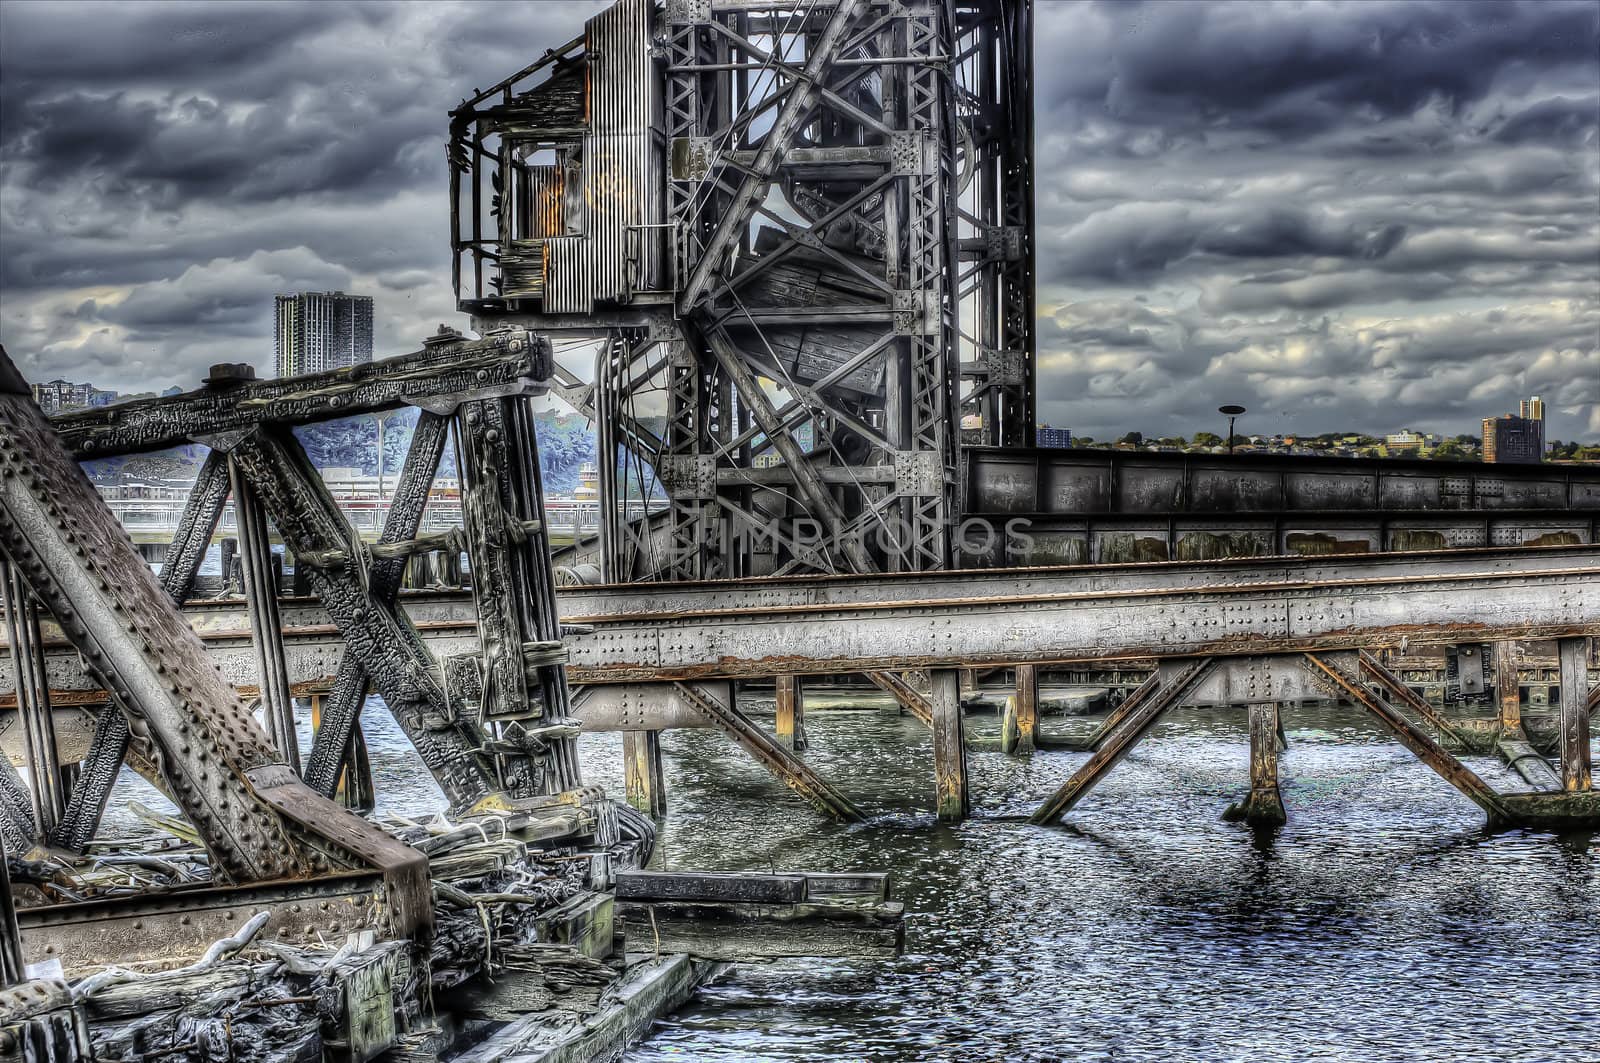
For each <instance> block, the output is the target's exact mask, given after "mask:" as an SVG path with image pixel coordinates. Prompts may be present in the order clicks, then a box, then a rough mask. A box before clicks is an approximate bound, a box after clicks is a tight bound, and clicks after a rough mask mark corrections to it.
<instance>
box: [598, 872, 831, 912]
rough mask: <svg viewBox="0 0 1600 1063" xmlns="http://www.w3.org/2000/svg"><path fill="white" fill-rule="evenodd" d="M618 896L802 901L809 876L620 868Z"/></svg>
mask: <svg viewBox="0 0 1600 1063" xmlns="http://www.w3.org/2000/svg"><path fill="white" fill-rule="evenodd" d="M616 887H617V899H618V900H619V901H620V900H627V901H702V902H737V903H743V904H798V903H800V902H801V901H803V900H805V899H806V896H807V888H806V876H805V875H801V874H788V875H784V874H765V873H760V872H749V873H746V872H738V871H732V872H712V871H618V872H617V875H616Z"/></svg>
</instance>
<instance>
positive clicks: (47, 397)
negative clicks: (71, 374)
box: [33, 380, 117, 414]
mask: <svg viewBox="0 0 1600 1063" xmlns="http://www.w3.org/2000/svg"><path fill="white" fill-rule="evenodd" d="M116 400H117V393H116V392H115V391H102V390H101V389H100V388H97V387H95V386H94V385H93V384H74V383H71V382H70V381H66V380H52V381H50V382H49V383H46V384H34V385H33V401H34V402H36V403H38V404H39V409H41V410H43V411H44V412H45V413H47V414H48V413H61V412H63V411H65V410H84V409H88V408H90V407H92V406H109V405H111V403H113V402H115V401H116Z"/></svg>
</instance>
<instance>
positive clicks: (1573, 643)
mask: <svg viewBox="0 0 1600 1063" xmlns="http://www.w3.org/2000/svg"><path fill="white" fill-rule="evenodd" d="M1556 653H1557V656H1558V657H1559V658H1560V661H1561V788H1562V789H1563V790H1566V791H1568V792H1569V793H1570V792H1576V791H1587V790H1592V789H1594V773H1593V765H1592V764H1591V756H1592V754H1591V753H1590V750H1589V711H1588V699H1589V640H1588V639H1586V638H1571V639H1562V640H1560V641H1559V642H1558V643H1556Z"/></svg>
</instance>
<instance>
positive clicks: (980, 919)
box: [112, 703, 1600, 1063]
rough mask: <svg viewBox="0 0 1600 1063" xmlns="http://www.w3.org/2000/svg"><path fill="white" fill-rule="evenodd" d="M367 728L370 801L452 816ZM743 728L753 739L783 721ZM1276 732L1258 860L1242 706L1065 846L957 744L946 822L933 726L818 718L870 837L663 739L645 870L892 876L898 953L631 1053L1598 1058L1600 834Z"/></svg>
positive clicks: (617, 759)
mask: <svg viewBox="0 0 1600 1063" xmlns="http://www.w3.org/2000/svg"><path fill="white" fill-rule="evenodd" d="M373 709H374V710H376V711H369V713H368V717H367V722H366V726H367V733H368V739H369V742H370V744H371V747H372V754H373V762H374V771H375V774H376V776H377V782H378V792H379V795H380V800H381V801H382V807H383V808H384V809H385V810H387V811H392V812H403V813H408V814H413V815H426V814H428V813H431V812H432V811H436V810H438V809H441V808H443V805H444V801H443V798H442V797H441V795H440V794H439V792H438V789H437V787H435V786H434V785H433V784H432V782H431V779H430V778H429V777H428V775H427V773H426V771H425V770H424V769H423V768H422V765H421V763H420V761H418V760H417V759H416V757H415V754H414V753H412V752H411V751H410V747H409V746H408V745H407V743H406V741H405V738H404V736H403V735H402V734H401V733H400V732H399V730H398V729H397V728H396V727H395V726H394V724H393V721H392V720H390V719H389V718H388V717H387V714H386V713H384V712H382V711H381V703H375V704H374V706H373ZM753 709H754V711H755V712H756V713H757V715H758V717H759V716H760V714H761V713H762V712H765V713H766V714H767V717H768V722H769V724H770V712H771V707H770V704H768V705H765V706H762V705H756V706H753ZM1045 723H1046V727H1047V729H1055V728H1061V729H1078V730H1086V729H1087V728H1088V727H1090V726H1091V725H1092V721H1088V720H1061V719H1057V718H1048V719H1047V720H1046V721H1045ZM1285 726H1286V728H1287V731H1288V737H1289V742H1290V748H1289V750H1288V752H1287V753H1285V754H1284V755H1283V765H1282V770H1283V775H1284V799H1285V802H1286V804H1287V806H1288V810H1289V816H1290V822H1289V825H1288V827H1287V828H1285V829H1284V830H1283V831H1282V832H1281V833H1280V834H1279V835H1278V836H1277V838H1276V839H1275V840H1272V841H1269V842H1261V841H1258V840H1256V839H1255V838H1254V837H1253V836H1252V834H1251V832H1250V831H1249V830H1248V829H1247V828H1245V827H1243V826H1241V825H1236V824H1227V823H1223V822H1222V821H1221V820H1220V818H1219V817H1220V815H1221V812H1222V810H1223V808H1224V807H1225V806H1226V805H1227V803H1228V802H1229V801H1230V800H1233V799H1234V798H1236V797H1237V796H1238V795H1239V793H1240V792H1241V791H1242V790H1243V789H1244V788H1245V786H1246V779H1247V770H1248V769H1247V764H1248V755H1247V748H1246V741H1247V739H1246V732H1245V729H1244V721H1243V714H1242V713H1226V712H1202V711H1185V712H1182V713H1180V714H1177V715H1175V716H1174V717H1171V718H1170V719H1169V721H1168V722H1166V723H1164V724H1163V725H1161V726H1160V727H1159V728H1158V729H1157V730H1156V731H1155V732H1154V733H1153V734H1152V736H1151V737H1150V738H1149V739H1147V740H1146V741H1145V743H1144V744H1143V745H1141V746H1140V747H1139V748H1138V749H1137V750H1136V751H1135V752H1134V753H1133V754H1132V755H1131V756H1130V757H1129V758H1128V759H1127V760H1126V761H1125V762H1123V764H1121V765H1120V766H1119V767H1118V768H1117V769H1116V770H1115V771H1113V772H1112V773H1111V775H1110V776H1109V777H1108V778H1107V779H1106V781H1105V782H1104V783H1103V784H1102V785H1101V786H1100V787H1099V788H1098V789H1097V790H1095V791H1094V792H1093V793H1092V794H1091V795H1090V796H1089V797H1088V798H1087V799H1085V800H1084V802H1083V803H1082V804H1081V805H1080V806H1079V808H1078V809H1076V810H1075V811H1074V812H1073V813H1072V815H1071V816H1070V817H1069V819H1070V823H1071V825H1070V826H1067V827H1059V828H1041V827H1033V826H1029V825H1028V824H1027V823H1026V822H1024V821H1023V819H1024V818H1025V816H1026V815H1027V813H1029V812H1030V811H1031V810H1032V808H1033V807H1034V805H1036V804H1037V802H1038V801H1039V800H1040V799H1041V798H1042V797H1043V796H1044V795H1045V794H1047V793H1048V792H1049V791H1050V790H1051V789H1053V788H1054V787H1055V786H1057V785H1059V784H1060V783H1061V782H1062V781H1063V780H1064V779H1065V778H1066V777H1067V776H1068V774H1070V772H1071V771H1072V770H1073V768H1074V767H1075V766H1076V765H1078V764H1080V763H1081V762H1082V761H1083V759H1084V756H1085V755H1084V754H1081V753H1066V752H1055V751H1051V752H1041V753H1038V754H1036V755H1035V756H1034V757H1033V758H1031V759H1014V758H1011V757H1006V756H1004V755H1002V754H999V753H993V752H979V751H974V752H973V753H972V754H971V758H970V772H971V786H972V798H973V806H974V812H975V815H974V818H973V819H972V820H971V821H969V822H968V823H965V824H963V825H961V826H958V827H947V826H941V825H939V824H937V823H936V822H935V821H934V819H933V817H932V815H931V813H930V811H929V810H930V809H931V807H932V778H933V768H932V760H931V752H930V745H929V739H928V734H927V731H926V729H925V728H923V727H922V726H921V725H920V724H918V723H917V722H916V721H915V720H913V719H911V718H909V717H904V718H902V717H897V716H893V715H889V714H884V713H878V712H838V713H827V714H822V713H815V712H813V713H811V714H810V715H809V716H808V719H807V731H808V734H809V736H810V738H811V743H812V744H811V749H810V751H809V752H808V753H807V754H806V757H807V759H808V760H809V761H810V762H811V763H812V764H813V765H815V766H816V767H817V768H818V769H819V770H820V771H821V772H822V773H823V774H824V775H825V776H826V777H827V778H829V779H830V780H832V781H834V782H835V783H836V784H837V785H839V786H840V787H841V788H842V789H843V790H844V791H845V792H846V793H847V794H849V795H850V797H851V798H852V799H853V800H855V801H856V803H857V804H859V805H860V806H862V807H863V808H864V809H866V810H867V811H868V812H869V813H870V814H871V815H872V819H871V821H870V822H868V823H865V824H862V825H859V826H854V827H839V826H833V825H830V824H828V823H826V822H824V821H822V820H820V819H819V818H818V817H817V816H816V815H815V814H813V813H812V812H811V811H810V809H808V808H807V807H806V806H805V805H803V804H802V803H801V802H800V801H798V800H797V799H795V798H793V797H792V796H791V795H790V794H789V792H788V791H787V790H785V789H784V788H783V787H782V786H780V785H778V784H777V783H775V782H774V781H773V780H772V778H771V776H769V775H768V774H767V773H766V772H765V771H764V770H763V769H762V768H761V767H760V766H758V765H756V764H755V763H754V762H753V761H751V760H750V759H749V758H748V757H746V756H745V755H744V754H743V753H742V752H740V751H739V750H738V749H736V748H735V747H733V746H732V744H731V743H730V742H729V741H728V740H727V739H726V738H724V737H723V736H722V735H721V734H720V733H718V732H714V731H676V732H669V733H668V734H667V735H665V736H664V741H663V745H664V747H665V749H666V753H667V785H668V802H669V807H670V812H669V815H668V817H667V820H666V823H665V824H664V828H663V833H662V841H661V845H660V847H659V850H658V853H659V855H658V857H657V860H658V862H659V863H660V864H661V866H664V867H667V868H684V869H689V868H693V869H701V870H722V869H726V870H738V869H748V870H782V869H789V868H798V869H815V870H853V869H874V870H875V869H887V870H890V871H892V872H893V873H894V881H895V893H896V896H897V897H898V898H899V899H901V900H903V901H905V902H906V904H907V907H908V911H909V913H910V915H909V917H908V930H907V935H906V944H907V950H906V955H905V956H903V957H901V958H900V959H899V960H896V961H893V962H888V963H846V962H833V961H830V962H819V961H789V962H785V963H782V964H773V965H766V966H752V967H745V968H739V969H736V970H735V972H734V973H733V974H732V975H731V976H729V977H728V978H726V979H725V980H724V981H723V982H721V983H720V984H718V985H717V986H714V987H712V988H710V989H708V990H707V991H706V992H705V993H704V994H703V996H702V997H701V999H700V1000H699V1001H698V1002H697V1003H695V1004H693V1005H692V1006H691V1007H689V1008H688V1009H686V1010H685V1011H683V1012H682V1013H680V1014H678V1015H677V1016H675V1017H673V1018H672V1019H670V1020H668V1021H666V1022H663V1023H661V1024H659V1025H658V1026H657V1028H656V1031H655V1033H654V1034H653V1035H652V1036H651V1037H650V1039H649V1040H648V1041H647V1042H646V1043H645V1044H643V1045H641V1046H639V1047H638V1048H636V1049H634V1050H633V1051H632V1052H630V1053H629V1055H628V1056H627V1059H628V1060H629V1061H630V1063H654V1061H657V1060H669V1059H670V1060H684V1059H691V1060H741V1061H742V1060H752V1061H759V1060H874V1061H876V1060H904V1061H923V1060H961V1061H963V1063H968V1061H980V1060H985V1061H986V1060H1058V1059H1059V1060H1066V1059H1083V1060H1119V1061H1132V1060H1162V1061H1166V1060H1249V1061H1259V1060H1271V1061H1278V1060H1282V1061H1300V1060H1352V1061H1354V1060H1359V1061H1372V1060H1381V1061H1390V1060H1395V1061H1400V1060H1430V1061H1431V1060H1439V1061H1444V1060H1465V1059H1483V1060H1495V1061H1502V1060H1514V1061H1529V1063H1534V1061H1537V1063H1546V1061H1596V1060H1600V1047H1597V1041H1600V1037H1597V1033H1596V1031H1600V990H1597V983H1596V978H1597V976H1600V870H1597V869H1600V849H1597V848H1596V847H1595V845H1594V844H1593V840H1592V839H1590V838H1586V837H1579V838H1565V839H1557V838H1553V837H1550V836H1548V835H1540V834H1529V833H1521V832H1519V833H1511V834H1504V835H1498V836H1488V835H1485V834H1483V833H1482V831H1481V825H1482V815H1481V814H1480V813H1479V812H1478V810H1477V809H1476V808H1475V807H1474V806H1472V805H1471V804H1469V803H1468V802H1467V801H1466V800H1465V799H1464V798H1462V797H1460V796H1459V795H1458V794H1457V793H1456V792H1455V791H1454V790H1452V789H1450V788H1449V787H1448V786H1447V785H1446V784H1445V783H1444V782H1442V781H1441V780H1440V779H1439V778H1438V777H1437V776H1436V775H1434V774H1433V773H1432V772H1431V771H1429V770H1428V769H1427V768H1425V767H1423V766H1422V765H1421V764H1419V763H1418V762H1417V761H1416V760H1415V759H1414V758H1413V757H1412V756H1411V755H1410V754H1409V753H1407V752H1406V751H1404V750H1403V749H1401V748H1400V747H1399V746H1397V745H1396V744H1394V742H1392V741H1391V740H1390V739H1389V738H1387V736H1386V735H1385V734H1384V733H1382V732H1380V731H1379V730H1378V729H1377V728H1376V726H1375V725H1372V724H1369V723H1368V722H1367V721H1366V720H1365V719H1364V718H1363V717H1361V716H1359V715H1357V714H1356V710H1353V709H1338V708H1334V707H1316V708H1300V709H1291V710H1289V711H1288V712H1287V713H1286V716H1285ZM994 730H995V723H994V719H993V717H981V716H980V717H976V718H974V719H972V720H971V721H970V722H969V731H970V732H973V733H977V734H983V733H985V732H987V733H991V734H992V733H993V731H994ZM301 741H302V743H308V736H305V735H302V738H301ZM303 748H309V746H308V745H304V746H303ZM582 749H583V754H584V767H585V772H586V774H587V777H588V778H589V780H590V781H592V782H599V783H600V784H602V785H604V786H605V787H606V788H607V789H608V790H610V791H611V792H612V793H614V794H620V793H621V792H622V777H621V737H620V736H619V735H615V734H596V735H586V736H584V738H583V740H582ZM1469 762H1470V763H1471V765H1472V766H1473V767H1474V768H1475V769H1476V770H1477V771H1479V772H1480V773H1481V774H1482V775H1484V776H1485V777H1486V778H1487V779H1488V780H1489V781H1490V782H1491V783H1493V784H1494V785H1496V786H1498V787H1501V788H1504V789H1520V788H1523V787H1522V785H1521V782H1520V780H1519V779H1518V778H1517V777H1515V776H1514V775H1511V774H1510V773H1509V772H1508V771H1507V770H1506V769H1505V768H1503V767H1502V766H1501V765H1500V764H1499V763H1498V761H1496V760H1494V759H1492V758H1487V757H1483V758H1471V759H1470V761H1469ZM141 785H142V784H141ZM129 793H130V791H129V790H128V789H127V787H126V786H125V787H124V789H123V790H122V791H119V794H118V796H117V797H116V798H114V800H113V806H112V807H113V815H114V816H116V815H123V813H120V812H118V811H117V810H118V808H119V806H120V804H121V802H122V800H124V799H125V798H126V797H127V796H129ZM153 796H154V795H153V791H149V792H148V793H143V794H141V795H140V799H141V800H145V801H146V802H147V803H151V804H154V803H155V802H156V801H157V800H159V799H158V798H156V799H154V800H152V798H153Z"/></svg>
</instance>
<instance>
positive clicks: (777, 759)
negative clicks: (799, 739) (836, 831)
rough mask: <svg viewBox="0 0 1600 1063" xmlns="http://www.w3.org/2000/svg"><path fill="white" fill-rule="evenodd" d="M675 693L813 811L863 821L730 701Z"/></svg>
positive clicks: (698, 691)
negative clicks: (813, 809) (798, 796)
mask: <svg viewBox="0 0 1600 1063" xmlns="http://www.w3.org/2000/svg"><path fill="white" fill-rule="evenodd" d="M673 686H674V687H676V688H677V691H678V693H679V694H680V695H681V696H682V697H683V698H684V699H685V700H686V701H688V702H689V703H690V704H692V705H694V706H695V708H697V709H699V711H700V712H701V713H702V714H704V715H705V717H706V718H707V719H708V720H710V721H711V722H712V723H713V724H715V725H716V726H717V727H718V728H720V729H721V730H722V731H723V732H724V733H725V734H727V735H728V737H730V738H732V739H733V740H734V741H735V742H737V743H739V745H740V746H742V747H744V750H745V752H747V753H749V754H750V755H751V756H753V757H755V758H756V760H758V761H760V762H761V763H762V764H763V765H765V766H766V767H767V769H768V770H769V771H771V772H772V774H774V775H776V776H777V777H778V779H779V781H780V782H782V783H783V784H784V785H785V786H787V787H789V789H791V790H793V791H794V792H795V793H797V794H799V795H800V796H801V797H802V798H804V799H805V801H806V803H807V804H809V805H811V807H812V808H815V809H816V810H817V811H819V812H821V813H822V814H823V815H825V816H829V817H832V818H833V819H837V820H841V821H843V822H845V823H857V822H860V821H861V819H862V818H863V817H862V815H861V810H860V809H858V808H856V806H855V805H854V804H852V803H851V802H850V799H849V798H847V797H845V796H844V795H843V794H841V793H839V791H837V790H835V789H834V788H833V787H832V786H830V785H829V784H828V783H827V782H826V781H825V780H824V779H823V778H822V776H820V775H818V774H817V773H816V772H815V771H814V770H812V768H811V766H810V765H809V764H807V763H806V762H805V761H803V760H801V759H800V758H799V757H797V756H795V755H794V754H793V753H791V752H789V750H787V749H785V748H784V747H783V746H782V745H781V744H779V743H778V742H777V741H775V740H774V739H773V738H772V737H771V736H770V735H768V734H767V733H766V732H765V731H763V730H762V729H761V728H760V727H758V726H756V724H755V722H754V721H753V720H751V719H750V717H748V716H746V715H745V714H744V713H742V712H740V711H739V709H738V708H737V707H735V706H734V705H733V704H732V699H731V698H730V699H729V701H728V702H727V703H724V702H723V701H722V699H721V698H719V697H717V696H716V695H714V694H712V693H710V692H708V691H706V690H705V689H703V688H701V687H698V686H693V685H690V684H688V683H674V684H673Z"/></svg>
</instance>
